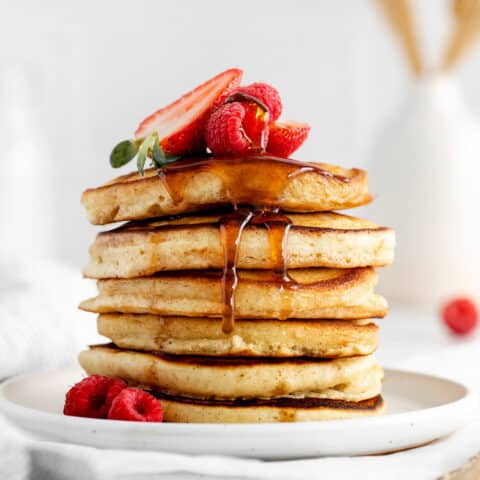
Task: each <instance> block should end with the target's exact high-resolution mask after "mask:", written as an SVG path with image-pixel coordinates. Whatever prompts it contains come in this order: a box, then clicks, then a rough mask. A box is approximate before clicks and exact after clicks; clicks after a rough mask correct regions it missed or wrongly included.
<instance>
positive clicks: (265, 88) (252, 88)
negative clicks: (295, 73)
mask: <svg viewBox="0 0 480 480" xmlns="http://www.w3.org/2000/svg"><path fill="white" fill-rule="evenodd" d="M237 92H239V93H246V94H247V95H251V96H252V97H255V98H258V100H260V101H261V102H262V103H264V104H265V105H266V106H267V108H268V110H269V112H270V121H271V122H275V121H276V120H278V118H279V117H280V115H281V113H282V99H281V98H280V94H279V93H278V90H277V89H276V88H274V87H272V86H271V85H268V84H267V83H260V82H257V83H252V84H251V85H247V86H246V87H240V88H238V89H237Z"/></svg>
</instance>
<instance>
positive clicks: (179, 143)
mask: <svg viewBox="0 0 480 480" xmlns="http://www.w3.org/2000/svg"><path fill="white" fill-rule="evenodd" d="M242 74H243V72H242V70H240V69H238V68H231V69H229V70H225V71H224V72H222V73H219V74H218V75H216V76H215V77H213V78H211V79H210V80H208V81H207V82H205V83H203V84H202V85H200V86H198V87H197V88H195V89H194V90H192V91H190V92H188V93H186V94H185V95H183V97H180V98H179V99H178V100H176V101H175V102H173V103H171V104H170V105H167V106H166V107H164V108H162V109H160V110H157V111H156V112H155V113H153V114H152V115H150V116H149V117H147V118H146V119H145V120H143V122H142V123H141V124H140V126H139V127H138V128H137V130H136V132H135V137H136V138H143V137H146V136H147V135H149V134H150V133H152V132H157V134H158V141H159V143H160V146H161V147H162V150H163V152H164V153H166V154H168V155H189V154H193V153H203V152H204V151H205V140H204V127H205V123H206V121H207V119H208V117H209V116H210V113H211V111H212V109H213V108H214V107H215V106H217V105H219V104H221V103H223V101H224V100H225V98H226V97H228V95H230V94H231V93H232V92H233V91H234V90H235V89H236V88H237V87H238V85H239V84H240V80H241V79H242Z"/></svg>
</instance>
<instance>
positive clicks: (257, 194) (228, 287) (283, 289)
mask: <svg viewBox="0 0 480 480" xmlns="http://www.w3.org/2000/svg"><path fill="white" fill-rule="evenodd" d="M260 141H262V140H260ZM259 161H261V162H268V163H269V164H270V166H271V168H268V169H261V171H262V172H265V173H264V174H263V175H260V174H259V169H258V162H259ZM202 172H211V173H213V174H215V175H217V176H219V177H220V178H221V179H222V181H223V185H224V188H225V192H226V196H227V198H228V202H229V203H230V204H231V205H233V207H234V211H233V212H232V213H228V214H224V215H222V216H221V217H220V220H219V224H220V236H221V242H222V247H223V253H224V267H223V272H222V301H223V305H224V309H223V319H222V330H223V332H225V333H231V332H232V331H233V329H234V326H235V292H236V289H237V286H238V274H237V263H238V254H239V247H240V241H241V237H242V234H243V232H244V230H245V228H247V226H248V225H263V226H265V228H266V229H267V230H268V238H269V248H270V259H271V262H272V266H271V268H272V278H271V279H270V280H274V281H275V282H277V283H278V285H279V293H280V299H281V305H280V314H279V317H280V319H282V320H283V319H286V318H288V317H289V315H290V314H291V298H292V297H291V294H292V292H293V290H295V289H296V288H298V284H297V282H295V281H294V280H293V279H292V278H291V277H290V276H289V275H288V269H287V260H288V258H287V241H288V232H289V230H290V227H291V221H290V219H289V218H288V217H287V216H286V215H284V214H282V213H280V212H279V211H278V207H277V205H278V201H279V199H280V197H281V195H282V193H283V191H284V189H285V188H286V186H287V185H288V182H289V181H290V179H291V178H294V177H296V176H298V175H303V174H305V173H317V174H319V175H322V176H326V177H333V178H335V179H336V180H339V181H342V182H348V181H349V178H348V177H344V176H342V175H337V174H334V173H332V172H330V171H328V170H325V169H323V168H321V167H320V166H317V165H313V164H305V163H301V162H297V161H295V160H291V159H285V158H278V157H272V156H269V155H246V156H243V157H238V158H237V157H226V158H223V157H211V158H200V159H199V158H196V159H187V160H182V161H179V162H176V163H173V164H169V165H167V166H165V167H163V168H162V169H160V170H159V172H158V175H159V177H160V179H161V181H162V183H163V185H164V187H165V189H166V191H167V193H168V195H169V196H170V198H171V199H172V202H173V203H174V204H180V203H182V202H183V201H184V196H185V189H186V186H187V184H188V183H189V182H190V181H192V179H193V177H194V176H196V175H198V174H199V173H202ZM239 205H261V206H262V208H261V209H257V210H255V209H254V207H250V208H244V207H242V208H239Z"/></svg>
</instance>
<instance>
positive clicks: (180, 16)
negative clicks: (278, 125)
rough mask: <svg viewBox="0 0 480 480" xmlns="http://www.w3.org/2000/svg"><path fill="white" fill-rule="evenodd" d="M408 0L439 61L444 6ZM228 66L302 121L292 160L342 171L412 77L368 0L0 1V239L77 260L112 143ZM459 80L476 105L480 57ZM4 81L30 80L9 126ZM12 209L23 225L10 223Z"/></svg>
mask: <svg viewBox="0 0 480 480" xmlns="http://www.w3.org/2000/svg"><path fill="white" fill-rule="evenodd" d="M414 3H415V4H416V5H417V7H418V10H419V18H420V23H421V29H422V36H423V37H424V39H423V41H424V44H425V48H426V51H427V52H428V53H429V55H430V57H431V58H435V57H436V53H437V52H438V51H439V50H441V48H442V45H443V40H444V33H445V31H446V29H447V27H448V21H449V20H448V18H447V14H446V10H447V3H446V1H444V0H417V1H416V2H415V1H414ZM230 66H239V67H241V68H243V69H244V70H245V82H246V83H249V82H251V81H267V82H270V83H272V84H273V85H275V86H276V87H277V88H278V89H279V90H280V92H281V94H282V97H283V100H284V107H285V114H286V116H287V117H290V118H292V119H296V120H299V121H306V122H308V123H310V124H311V125H312V133H311V136H310V138H309V140H308V142H307V143H306V144H305V146H304V147H303V148H302V149H301V150H300V151H299V152H298V153H297V154H296V158H299V159H302V160H309V161H323V162H330V163H338V164H342V165H344V166H354V165H356V166H364V165H365V164H366V159H367V158H368V151H369V146H370V145H371V142H372V140H373V138H374V134H375V131H376V130H377V128H378V127H379V126H380V124H381V122H382V121H383V120H384V119H385V118H386V117H387V116H388V114H389V112H391V111H392V109H393V108H394V106H395V105H396V103H397V102H398V101H399V98H400V97H401V96H402V94H403V92H404V91H405V88H406V87H407V85H408V82H409V76H408V73H407V70H406V68H405V63H404V61H403V58H402V57H401V56H400V54H399V51H398V49H397V45H396V43H395V41H394V40H393V39H392V36H391V35H390V32H388V31H387V29H386V27H385V25H384V23H383V22H382V21H381V18H380V17H379V15H378V12H377V11H376V10H375V8H374V4H373V2H371V1H368V0H336V1H332V0H316V1H314V0H297V1H295V2H292V1H291V0H288V1H286V0H280V1H278V0H277V1H274V0H244V1H241V2H238V1H236V2H233V1H220V0H202V1H199V0H197V1H195V0H179V1H174V0H168V1H158V0H157V1H146V0H145V1H102V2H101V1H82V2H67V1H61V0H43V1H41V2H35V1H30V2H28V1H24V0H15V1H13V0H11V1H5V0H3V1H0V127H1V128H2V130H3V132H4V134H5V132H6V134H5V136H4V137H3V139H4V140H5V142H2V144H4V145H5V144H6V145H7V146H8V149H7V146H4V152H3V154H4V155H5V156H3V157H2V169H1V173H0V204H1V206H0V216H2V218H0V225H2V227H0V239H1V242H2V245H5V244H6V242H7V238H11V237H12V236H13V237H14V238H15V237H16V239H17V240H16V241H18V242H20V237H23V238H24V239H25V238H26V239H27V241H26V242H24V243H25V244H26V245H27V244H35V243H36V242H41V240H42V238H41V237H42V236H43V237H45V240H46V243H47V245H49V246H50V253H51V254H53V255H55V256H57V257H59V258H61V259H63V260H65V261H67V262H70V263H73V264H75V265H81V264H83V263H85V261H86V257H87V247H88V245H89V244H90V243H91V241H92V239H93V234H94V231H95V229H94V228H93V227H91V226H89V224H88V223H87V221H86V219H85V216H84V212H83V209H82V207H81V205H80V202H79V198H80V194H81V192H82V190H83V189H84V188H86V187H89V186H95V185H98V184H99V183H100V182H103V181H105V180H107V179H109V178H110V177H112V175H115V174H116V173H117V172H114V171H112V170H111V169H110V167H109V164H108V156H109V153H110V150H111V148H112V147H113V146H114V145H115V144H116V142H117V141H119V140H122V139H124V138H128V137H129V136H131V135H132V133H133V131H134V130H135V128H136V126H137V124H138V122H139V121H140V120H141V119H143V118H144V117H145V116H146V115H147V114H149V113H151V112H152V111H153V110H155V109H156V108H158V107H160V106H162V105H164V104H166V103H168V102H170V101H172V100H173V99H175V98H176V97H177V96H179V95H180V94H182V93H183V92H185V91H187V90H189V89H190V88H192V87H194V86H195V85H196V84H198V83H201V82H202V81H204V80H206V79H207V78H209V77H210V76H213V75H214V74H216V73H217V72H219V71H221V70H223V69H225V68H228V67H230ZM12 72H13V74H12ZM12 75H13V76H12ZM459 75H460V80H461V83H462V85H463V87H464V93H465V96H466V98H467V100H468V102H469V103H470V105H471V107H472V108H473V109H474V110H476V111H477V112H479V113H480V95H479V94H478V86H477V85H478V79H479V78H480V59H479V58H478V56H477V57H475V56H473V58H470V59H469V62H466V63H465V65H464V66H462V68H461V69H460V71H459ZM12 78H13V83H14V84H18V83H20V84H21V83H22V82H21V81H20V80H22V79H23V80H24V81H25V83H26V86H25V87H21V88H20V87H19V88H20V94H19V95H20V97H22V96H25V95H26V103H25V105H24V106H23V107H21V108H20V110H21V111H22V112H23V114H22V115H23V117H22V115H20V116H21V117H22V118H21V121H20V127H19V128H14V129H13V130H12V129H10V128H9V127H10V126H11V125H12V123H14V121H13V120H12V115H13V114H12V112H13V111H15V108H17V107H18V105H17V106H16V107H15V105H14V106H12V105H11V98H12V85H11V84H12ZM9 79H10V80H9ZM17 90H18V89H17ZM17 93H18V91H17ZM17 104H18V102H17ZM17 109H18V108H17ZM25 116H26V117H27V118H24V117H25ZM22 122H23V123H22ZM22 125H24V126H23V127H22ZM0 135H1V134H0ZM0 138H1V137H0ZM26 141H30V142H31V148H30V150H28V149H27V151H26V152H25V151H23V150H21V148H20V146H21V145H22V144H24V143H25V142H26ZM42 145H43V146H42ZM7 151H8V152H9V153H8V154H6V153H5V152H7ZM38 152H43V153H42V154H38V155H37V153H38ZM27 177H28V178H29V180H28V181H27V180H25V179H26V178H27ZM41 185H43V186H44V189H43V190H42V188H40V186H41ZM7 192H8V194H7ZM12 192H13V193H12ZM49 202H50V205H52V206H51V207H49V206H48V205H49ZM17 212H18V213H19V214H21V220H22V221H21V222H18V221H17V223H15V222H14V218H15V217H18V216H19V215H17ZM7 218H8V219H9V220H8V221H6V220H5V221H4V220H3V219H7ZM34 220H35V221H36V222H37V223H35V221H34ZM39 221H40V223H41V224H44V225H49V222H51V225H52V227H51V228H50V227H48V228H43V229H42V228H39V227H38V224H39ZM12 222H13V223H12ZM32 225H35V229H33V227H32ZM12 226H14V227H15V233H14V234H13V235H12V234H11V228H13V227H12ZM47 230H48V231H50V232H51V236H50V238H47V237H48V233H46V231H47ZM20 243H21V242H20ZM42 248H43V247H42ZM44 250H49V248H48V247H45V248H44Z"/></svg>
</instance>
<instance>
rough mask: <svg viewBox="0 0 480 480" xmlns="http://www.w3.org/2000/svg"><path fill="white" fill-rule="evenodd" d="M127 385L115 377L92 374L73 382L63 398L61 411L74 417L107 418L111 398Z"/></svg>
mask: <svg viewBox="0 0 480 480" xmlns="http://www.w3.org/2000/svg"><path fill="white" fill-rule="evenodd" d="M126 387H127V385H126V384H125V382H122V380H119V379H117V378H111V377H102V376H100V375H92V376H90V377H87V378H84V379H83V380H82V381H81V382H79V383H77V384H75V385H74V386H73V387H72V388H71V389H70V390H69V391H68V392H67V395H66V398H65V405H64V407H63V413H64V414H65V415H71V416H74V417H88V418H107V416H108V412H109V410H110V407H111V405H112V402H113V399H114V398H115V397H116V396H117V395H118V394H119V393H120V392H121V391H122V390H123V389H125V388H126Z"/></svg>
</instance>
